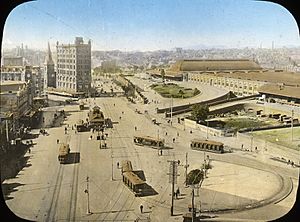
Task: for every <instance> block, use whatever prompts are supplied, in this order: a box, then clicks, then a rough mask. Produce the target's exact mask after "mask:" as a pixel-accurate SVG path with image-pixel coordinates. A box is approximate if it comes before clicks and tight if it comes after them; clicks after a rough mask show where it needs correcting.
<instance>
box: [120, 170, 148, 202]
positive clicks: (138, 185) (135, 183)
mask: <svg viewBox="0 0 300 222" xmlns="http://www.w3.org/2000/svg"><path fill="white" fill-rule="evenodd" d="M123 183H124V184H125V185H126V186H127V187H128V188H129V189H130V190H131V191H132V192H133V193H134V195H135V196H136V197H138V196H142V195H143V191H144V189H145V185H146V182H145V181H144V180H142V179H141V178H139V177H138V175H136V174H135V173H134V172H133V171H127V172H124V173H123Z"/></svg>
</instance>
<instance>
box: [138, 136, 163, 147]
mask: <svg viewBox="0 0 300 222" xmlns="http://www.w3.org/2000/svg"><path fill="white" fill-rule="evenodd" d="M133 142H134V143H135V144H137V145H141V146H143V145H147V146H152V147H153V148H156V149H161V148H163V147H164V146H165V140H164V139H156V138H153V137H150V136H134V137H133Z"/></svg>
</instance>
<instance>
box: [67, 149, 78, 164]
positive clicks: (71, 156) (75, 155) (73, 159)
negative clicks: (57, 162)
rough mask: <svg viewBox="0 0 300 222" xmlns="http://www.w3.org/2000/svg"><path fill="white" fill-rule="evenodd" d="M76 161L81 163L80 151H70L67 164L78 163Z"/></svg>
mask: <svg viewBox="0 0 300 222" xmlns="http://www.w3.org/2000/svg"><path fill="white" fill-rule="evenodd" d="M76 163H80V153H79V152H72V153H69V155H68V159H67V160H66V162H65V164H76Z"/></svg>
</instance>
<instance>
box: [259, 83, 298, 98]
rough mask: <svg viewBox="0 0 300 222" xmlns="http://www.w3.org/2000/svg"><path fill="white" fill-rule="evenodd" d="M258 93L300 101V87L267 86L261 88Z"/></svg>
mask: <svg viewBox="0 0 300 222" xmlns="http://www.w3.org/2000/svg"><path fill="white" fill-rule="evenodd" d="M258 92H259V93H262V94H272V95H278V96H283V97H289V98H296V99H300V86H299V87H293V86H286V85H279V84H266V85H263V86H261V87H260V88H259V89H258Z"/></svg>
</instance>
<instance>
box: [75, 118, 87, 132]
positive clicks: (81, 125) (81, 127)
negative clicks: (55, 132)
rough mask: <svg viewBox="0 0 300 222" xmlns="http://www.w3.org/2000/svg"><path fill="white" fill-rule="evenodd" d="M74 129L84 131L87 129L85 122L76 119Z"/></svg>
mask: <svg viewBox="0 0 300 222" xmlns="http://www.w3.org/2000/svg"><path fill="white" fill-rule="evenodd" d="M76 129H77V131H78V132H85V131H88V130H89V129H88V126H87V123H84V121H83V120H82V119H81V120H78V121H77V123H76Z"/></svg>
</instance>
